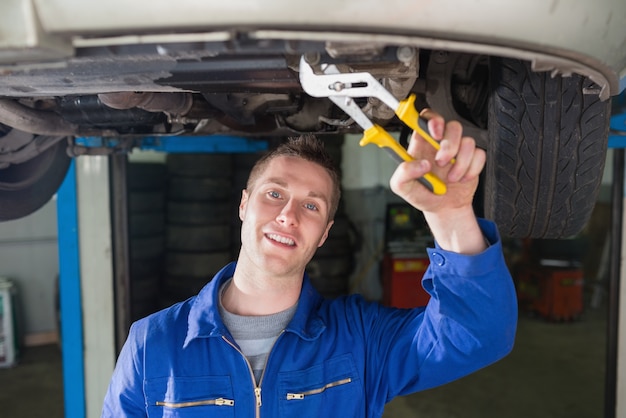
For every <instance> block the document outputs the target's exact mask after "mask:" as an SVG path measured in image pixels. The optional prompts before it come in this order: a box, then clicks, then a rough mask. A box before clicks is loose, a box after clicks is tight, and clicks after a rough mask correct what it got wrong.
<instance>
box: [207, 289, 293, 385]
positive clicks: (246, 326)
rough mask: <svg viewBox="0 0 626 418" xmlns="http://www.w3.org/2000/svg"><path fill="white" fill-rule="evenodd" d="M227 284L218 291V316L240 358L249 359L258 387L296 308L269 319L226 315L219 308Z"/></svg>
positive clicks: (268, 316)
mask: <svg viewBox="0 0 626 418" xmlns="http://www.w3.org/2000/svg"><path fill="white" fill-rule="evenodd" d="M229 284H230V280H229V281H228V282H226V283H224V285H223V286H222V289H221V290H220V305H219V309H220V315H221V316H222V320H223V321H224V324H225V325H226V327H227V328H228V330H229V331H230V333H231V334H232V336H233V338H234V339H235V342H236V343H237V345H239V348H240V349H241V351H242V353H243V355H244V356H246V358H247V359H248V362H249V363H250V366H251V367H252V371H253V373H254V377H255V379H256V383H257V384H258V383H259V381H260V379H261V376H262V375H263V369H264V368H265V363H266V362H267V357H268V355H269V353H270V351H271V349H272V347H273V346H274V342H276V339H277V338H278V336H279V335H280V333H281V332H282V331H283V330H284V329H285V327H286V326H287V324H288V323H289V321H291V318H293V315H294V314H295V312H296V308H297V306H298V304H297V303H296V304H295V305H293V306H292V307H291V308H288V309H286V310H284V311H282V312H278V313H275V314H272V315H261V316H242V315H236V314H233V313H231V312H228V311H227V310H226V309H225V308H224V306H223V305H222V297H221V296H222V293H223V292H224V290H225V289H226V287H228V285H229Z"/></svg>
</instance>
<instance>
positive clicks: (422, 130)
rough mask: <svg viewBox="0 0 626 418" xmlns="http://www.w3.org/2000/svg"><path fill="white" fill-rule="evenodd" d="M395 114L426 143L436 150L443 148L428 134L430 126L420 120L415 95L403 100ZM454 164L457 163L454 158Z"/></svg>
mask: <svg viewBox="0 0 626 418" xmlns="http://www.w3.org/2000/svg"><path fill="white" fill-rule="evenodd" d="M395 113H396V115H397V116H398V118H400V120H401V121H402V122H404V123H405V124H406V125H407V126H408V127H409V128H411V129H413V130H414V131H416V132H417V133H418V134H420V136H421V137H422V138H424V140H426V142H428V143H429V144H430V145H432V146H433V148H435V149H436V150H439V148H441V146H440V145H439V142H437V141H435V140H434V139H433V137H432V136H430V133H428V125H427V122H426V121H425V120H424V119H420V115H419V113H418V112H417V109H415V94H410V95H409V97H407V98H406V99H404V100H401V101H400V103H399V104H398V107H397V108H396V109H395ZM451 162H452V163H454V162H455V159H454V158H453V159H452V160H451Z"/></svg>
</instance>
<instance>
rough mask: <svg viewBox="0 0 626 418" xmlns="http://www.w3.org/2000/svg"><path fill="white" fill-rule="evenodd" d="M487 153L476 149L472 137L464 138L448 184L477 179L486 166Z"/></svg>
mask: <svg viewBox="0 0 626 418" xmlns="http://www.w3.org/2000/svg"><path fill="white" fill-rule="evenodd" d="M485 161H486V154H485V151H484V150H482V149H480V148H477V147H476V142H475V141H474V139H473V138H471V137H468V136H466V137H463V138H461V141H460V143H459V149H458V152H457V154H456V162H455V163H454V164H453V165H452V167H451V168H450V171H449V172H448V176H447V180H448V182H452V183H456V182H459V181H468V180H473V179H475V178H476V177H477V176H478V175H479V174H480V172H481V171H482V169H483V167H484V166H485Z"/></svg>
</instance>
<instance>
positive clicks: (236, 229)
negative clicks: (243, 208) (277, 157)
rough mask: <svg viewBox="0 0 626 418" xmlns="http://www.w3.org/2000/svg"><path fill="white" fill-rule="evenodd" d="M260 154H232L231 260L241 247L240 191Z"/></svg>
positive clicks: (235, 256) (243, 187)
mask: <svg viewBox="0 0 626 418" xmlns="http://www.w3.org/2000/svg"><path fill="white" fill-rule="evenodd" d="M262 155H263V154H262V153H239V154H234V155H233V170H234V171H233V189H232V193H231V237H232V238H231V256H232V258H233V260H235V259H237V257H238V256H239V250H240V249H241V219H239V203H241V192H242V190H243V189H245V188H246V183H247V182H248V177H249V176H250V171H251V170H252V167H253V166H254V164H255V163H256V162H257V160H258V159H259V158H261V156H262Z"/></svg>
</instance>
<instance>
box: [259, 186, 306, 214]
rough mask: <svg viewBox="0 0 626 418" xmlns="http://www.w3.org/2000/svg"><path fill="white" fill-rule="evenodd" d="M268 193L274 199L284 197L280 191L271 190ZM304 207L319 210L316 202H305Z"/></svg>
mask: <svg viewBox="0 0 626 418" xmlns="http://www.w3.org/2000/svg"><path fill="white" fill-rule="evenodd" d="M267 195H268V196H269V197H271V198H272V199H280V198H281V197H282V195H281V194H280V193H279V192H277V191H276V190H270V191H268V192H267ZM304 207H305V208H306V209H308V210H314V211H317V210H318V208H317V205H316V204H314V203H305V204H304Z"/></svg>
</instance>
